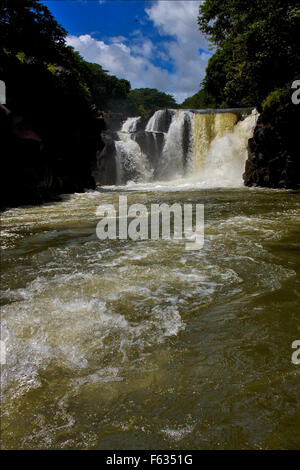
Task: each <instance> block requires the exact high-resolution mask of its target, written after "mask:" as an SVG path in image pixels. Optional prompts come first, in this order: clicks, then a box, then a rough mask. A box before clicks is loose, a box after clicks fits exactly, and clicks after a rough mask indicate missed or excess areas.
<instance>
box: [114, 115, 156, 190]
mask: <svg viewBox="0 0 300 470" xmlns="http://www.w3.org/2000/svg"><path fill="white" fill-rule="evenodd" d="M140 119H141V118H140V117H134V118H128V119H127V120H126V121H125V122H124V123H123V126H122V129H121V131H119V132H118V137H119V139H120V140H116V141H115V149H116V178H117V181H116V183H117V184H124V183H126V182H127V181H131V180H133V181H149V180H150V179H151V176H152V173H153V171H152V170H151V167H150V165H149V162H148V160H147V157H146V155H144V154H143V152H142V150H141V148H140V146H139V145H138V144H137V142H135V141H134V140H132V139H131V133H133V132H135V131H136V129H137V123H138V121H139V120H140Z"/></svg>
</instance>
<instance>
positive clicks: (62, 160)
mask: <svg viewBox="0 0 300 470" xmlns="http://www.w3.org/2000/svg"><path fill="white" fill-rule="evenodd" d="M44 114H46V110H45V111H44ZM43 117H44V115H41V116H40V119H41V121H42V120H43ZM37 119H38V118H37ZM87 119H88V123H89V126H88V128H87V130H86V131H85V130H83V131H82V132H81V133H79V132H77V130H74V131H73V132H72V129H71V131H70V129H68V128H67V126H66V129H65V132H64V129H61V132H60V134H57V133H55V132H53V134H52V135H50V134H49V135H46V133H45V134H44V133H43V132H42V133H40V132H37V131H36V129H35V126H32V124H31V122H30V121H29V120H27V119H26V118H24V117H23V116H21V115H18V116H17V115H14V114H13V113H8V112H7V110H6V109H5V108H3V107H1V108H0V139H1V149H0V154H1V208H2V209H4V208H6V207H14V206H18V205H24V204H25V205H26V204H40V203H44V202H47V201H53V200H54V201H55V200H58V199H59V195H60V194H62V193H73V192H82V191H84V190H85V189H93V188H95V180H94V178H93V176H92V170H93V168H94V167H95V165H96V156H97V153H98V152H99V151H100V150H101V149H102V147H103V142H102V140H101V130H102V129H103V128H104V126H105V124H104V120H103V117H102V116H100V113H99V112H98V111H97V112H95V111H93V110H91V112H90V113H89V114H88V115H87ZM42 130H43V128H42Z"/></svg>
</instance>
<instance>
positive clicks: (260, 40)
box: [198, 0, 300, 106]
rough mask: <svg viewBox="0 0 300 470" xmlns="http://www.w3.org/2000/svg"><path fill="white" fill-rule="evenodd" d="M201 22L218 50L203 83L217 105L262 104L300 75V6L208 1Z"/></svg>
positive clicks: (285, 1) (282, 0) (263, 0)
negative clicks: (273, 92) (271, 94)
mask: <svg viewBox="0 0 300 470" xmlns="http://www.w3.org/2000/svg"><path fill="white" fill-rule="evenodd" d="M198 24H199V28H200V31H202V32H203V33H205V34H207V35H208V37H209V39H210V41H211V42H212V43H213V44H214V45H215V46H217V51H216V53H215V54H214V55H213V56H212V58H211V59H210V60H209V63H208V67H207V70H206V77H205V79H204V82H203V85H204V89H205V90H206V91H207V92H208V93H209V94H211V95H213V96H214V97H215V98H216V101H217V104H218V105H219V106H253V105H255V106H260V105H261V103H262V101H263V100H264V99H266V97H267V96H268V95H269V93H271V92H272V91H274V90H276V89H282V88H284V87H286V86H288V85H289V86H290V84H291V82H292V81H293V80H295V79H296V78H298V77H299V75H300V65H299V64H300V56H299V55H300V43H299V30H300V6H299V2H295V0H252V1H251V2H249V1H248V0H235V1H232V0H205V1H204V2H203V3H202V4H201V5H200V7H199V17H198Z"/></svg>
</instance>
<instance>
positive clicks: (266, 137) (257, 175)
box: [243, 103, 300, 189]
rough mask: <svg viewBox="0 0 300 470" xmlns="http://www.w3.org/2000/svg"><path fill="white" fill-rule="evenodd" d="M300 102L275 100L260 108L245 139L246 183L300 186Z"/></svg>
mask: <svg viewBox="0 0 300 470" xmlns="http://www.w3.org/2000/svg"><path fill="white" fill-rule="evenodd" d="M299 118H300V105H299V106H297V105H294V104H292V103H285V104H275V105H274V106H272V107H271V108H269V109H268V110H266V111H264V112H263V113H262V114H261V115H260V117H259V119H258V121H257V125H256V127H255V130H254V135H253V138H252V139H250V140H249V145H248V160H247V161H246V167H245V173H244V175H243V177H244V182H245V185H246V186H263V187H268V188H286V189H300V156H299V141H298V134H299V122H300V119H299Z"/></svg>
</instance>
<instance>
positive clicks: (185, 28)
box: [42, 0, 211, 102]
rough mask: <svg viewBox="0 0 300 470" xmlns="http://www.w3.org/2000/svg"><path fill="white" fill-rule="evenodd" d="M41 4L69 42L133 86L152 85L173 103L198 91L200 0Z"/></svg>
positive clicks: (202, 41)
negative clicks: (170, 98) (60, 26)
mask: <svg viewBox="0 0 300 470" xmlns="http://www.w3.org/2000/svg"><path fill="white" fill-rule="evenodd" d="M42 3H44V4H46V5H47V6H48V8H49V9H50V11H51V12H52V14H53V15H54V16H55V18H56V19H57V21H58V22H59V23H60V24H61V25H62V26H64V28H65V29H66V30H67V31H68V39H67V42H68V44H70V45H72V46H73V47H74V48H75V49H76V50H78V51H79V52H80V53H81V55H82V56H83V57H84V58H85V59H86V60H88V61H90V62H96V63H99V64H100V65H102V67H103V68H104V69H106V70H107V71H108V72H109V73H111V74H113V75H116V76H117V77H119V78H126V79H127V80H129V81H130V82H131V85H132V88H142V87H143V88H144V87H147V88H148V87H149V88H157V89H159V90H161V91H164V92H166V93H170V94H172V95H174V97H175V98H176V100H177V101H178V102H181V101H183V100H184V99H185V98H186V97H188V96H191V95H193V94H194V93H195V92H197V91H198V90H199V85H200V82H201V80H202V79H203V77H204V74H205V68H206V65H207V61H208V59H209V57H210V56H211V52H210V51H209V49H208V48H209V43H208V42H207V40H206V38H205V37H204V36H203V35H202V34H201V33H200V32H199V31H198V27H197V16H198V8H199V4H200V0H184V1H181V0H158V1H142V0H138V1H134V0H127V1H125V0H123V1H118V0H105V1H99V0H88V1H80V0H73V1H64V0H51V1H43V2H42Z"/></svg>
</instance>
